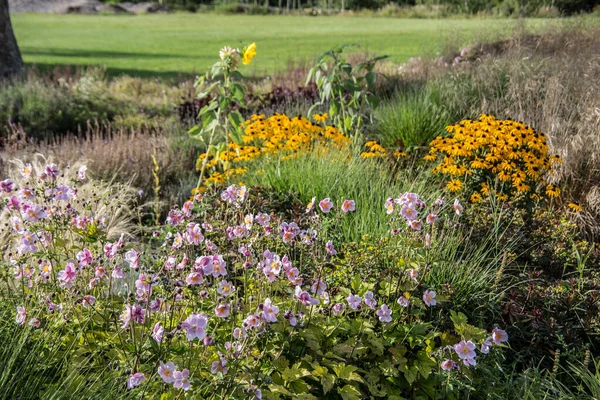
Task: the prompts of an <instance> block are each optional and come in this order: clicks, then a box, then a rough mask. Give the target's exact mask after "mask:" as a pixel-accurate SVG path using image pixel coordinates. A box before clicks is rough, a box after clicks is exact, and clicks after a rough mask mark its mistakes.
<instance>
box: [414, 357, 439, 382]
mask: <svg viewBox="0 0 600 400" xmlns="http://www.w3.org/2000/svg"><path fill="white" fill-rule="evenodd" d="M414 365H415V366H416V367H417V368H418V369H419V372H420V373H421V375H422V376H423V378H425V379H427V378H428V377H429V375H430V374H431V370H432V369H433V368H435V367H437V362H436V361H435V360H434V359H433V358H431V357H429V355H428V354H427V353H426V352H425V350H420V351H419V352H418V353H417V359H416V360H415V361H414Z"/></svg>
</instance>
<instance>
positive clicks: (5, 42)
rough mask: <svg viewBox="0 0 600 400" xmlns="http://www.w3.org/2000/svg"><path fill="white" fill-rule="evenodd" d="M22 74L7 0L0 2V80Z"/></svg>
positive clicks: (21, 61)
mask: <svg viewBox="0 0 600 400" xmlns="http://www.w3.org/2000/svg"><path fill="white" fill-rule="evenodd" d="M22 74H23V59H22V58H21V52H20V51H19V46H17V40H16V39H15V35H14V33H13V29H12V24H11V23H10V14H9V13H8V0H0V79H1V78H11V77H14V76H19V75H22Z"/></svg>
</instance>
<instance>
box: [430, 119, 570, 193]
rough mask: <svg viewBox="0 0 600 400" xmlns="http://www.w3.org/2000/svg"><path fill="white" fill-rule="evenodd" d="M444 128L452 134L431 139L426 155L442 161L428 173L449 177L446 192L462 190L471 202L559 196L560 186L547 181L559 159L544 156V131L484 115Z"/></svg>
mask: <svg viewBox="0 0 600 400" xmlns="http://www.w3.org/2000/svg"><path fill="white" fill-rule="evenodd" d="M446 129H447V131H448V132H449V133H451V134H452V136H450V137H442V136H438V137H437V138H435V139H434V140H433V141H432V142H431V145H430V146H431V147H430V150H429V154H428V155H427V156H425V159H426V160H431V161H435V160H438V159H441V162H440V163H439V164H438V165H437V166H436V167H435V168H434V169H433V172H434V173H439V174H442V175H445V176H448V177H450V180H449V181H448V182H447V185H446V187H447V189H448V190H449V191H451V192H462V193H464V195H465V196H466V197H469V198H470V200H471V202H473V203H477V202H479V201H481V200H482V199H483V197H486V196H488V195H490V194H495V196H496V197H497V198H498V199H499V200H502V201H507V200H511V201H521V202H523V201H524V202H528V201H537V200H540V199H542V198H543V197H550V198H552V197H558V196H559V195H560V189H559V188H558V187H556V186H554V185H552V184H550V183H548V182H547V177H548V176H549V175H552V173H553V170H552V168H553V166H554V164H556V163H560V158H559V157H558V156H551V155H549V148H548V143H547V139H546V137H545V135H544V134H543V133H539V132H536V131H535V130H534V129H533V128H531V127H529V126H527V125H525V124H524V123H522V122H518V121H512V120H497V119H496V118H494V117H493V116H491V115H485V114H482V115H481V117H480V118H479V120H476V121H472V120H463V121H461V122H460V123H458V124H456V125H452V126H448V127H447V128H446Z"/></svg>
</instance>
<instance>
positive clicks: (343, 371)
mask: <svg viewBox="0 0 600 400" xmlns="http://www.w3.org/2000/svg"><path fill="white" fill-rule="evenodd" d="M357 369H358V368H357V367H355V366H354V365H343V364H338V365H336V366H335V367H333V371H334V372H335V374H336V375H337V376H338V378H340V379H343V380H345V381H358V382H362V378H361V377H360V375H358V374H357V373H356V372H354V371H356V370H357Z"/></svg>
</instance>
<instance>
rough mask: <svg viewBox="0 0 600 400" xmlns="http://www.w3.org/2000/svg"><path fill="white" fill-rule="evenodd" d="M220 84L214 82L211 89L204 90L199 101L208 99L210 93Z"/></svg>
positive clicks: (199, 96) (199, 94)
mask: <svg viewBox="0 0 600 400" xmlns="http://www.w3.org/2000/svg"><path fill="white" fill-rule="evenodd" d="M218 84H219V82H214V83H213V84H211V85H210V86H209V87H207V88H206V89H204V90H203V91H201V92H200V93H198V98H199V99H203V98H205V97H207V96H208V95H209V94H210V92H212V91H213V89H214V88H215V87H216V86H217V85H218Z"/></svg>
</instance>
